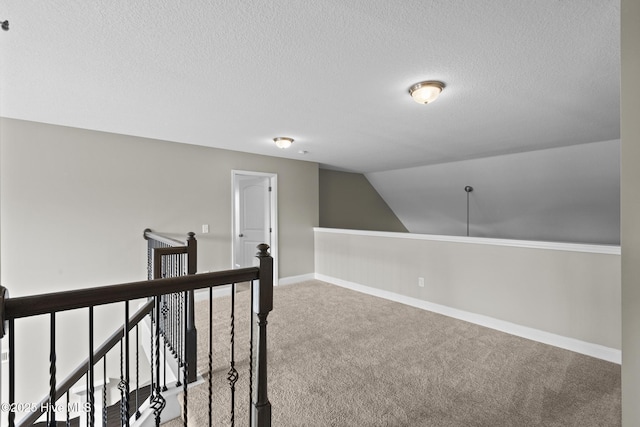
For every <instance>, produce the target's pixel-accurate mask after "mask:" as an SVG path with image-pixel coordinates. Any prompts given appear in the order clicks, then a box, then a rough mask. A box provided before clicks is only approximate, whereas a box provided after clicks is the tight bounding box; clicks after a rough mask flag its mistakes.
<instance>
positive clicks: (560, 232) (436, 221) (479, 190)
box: [366, 140, 620, 244]
mask: <svg viewBox="0 0 640 427" xmlns="http://www.w3.org/2000/svg"><path fill="white" fill-rule="evenodd" d="M366 176H367V178H368V179H369V181H370V182H371V183H372V184H373V186H374V187H375V188H376V190H378V192H379V193H380V195H381V196H382V197H383V198H384V199H385V201H386V202H387V203H388V204H389V206H390V207H391V209H393V211H394V212H395V213H396V215H397V216H398V218H400V220H401V221H402V223H403V224H404V225H405V226H406V227H407V229H408V230H409V231H410V232H412V233H426V234H444V235H458V236H463V235H466V221H467V207H466V193H465V191H464V187H465V186H467V185H470V186H472V187H473V188H474V191H473V192H472V193H471V194H470V197H469V201H470V203H469V204H470V215H469V218H470V219H469V222H470V236H476V237H493V238H507V239H524V240H546V241H564V242H578V243H598V244H619V241H620V240H619V239H620V142H619V141H617V140H615V141H605V142H597V143H590V144H581V145H574V146H570V147H563V148H555V149H549V150H540V151H532V152H527V153H518V154H510V155H504V156H496V157H489V158H482V159H475V160H466V161H460V162H453V163H446V164H439V165H432V166H423V167H415V168H409V169H401V170H392V171H386V172H375V173H369V174H367V175H366Z"/></svg>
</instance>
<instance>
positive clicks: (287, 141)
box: [273, 136, 293, 148]
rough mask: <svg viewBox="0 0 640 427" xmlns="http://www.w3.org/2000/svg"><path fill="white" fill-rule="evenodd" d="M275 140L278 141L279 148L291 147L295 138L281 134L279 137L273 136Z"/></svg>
mask: <svg viewBox="0 0 640 427" xmlns="http://www.w3.org/2000/svg"><path fill="white" fill-rule="evenodd" d="M273 142H275V143H276V145H277V146H278V148H289V147H291V144H293V138H286V137H283V136H279V137H277V138H273Z"/></svg>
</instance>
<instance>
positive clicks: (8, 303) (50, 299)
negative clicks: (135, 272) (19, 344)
mask: <svg viewBox="0 0 640 427" xmlns="http://www.w3.org/2000/svg"><path fill="white" fill-rule="evenodd" d="M259 272H260V270H259V269H258V267H247V268H239V269H236V270H224V271H215V272H212V273H200V274H193V275H190V276H181V277H169V278H166V279H157V280H154V282H153V286H149V281H148V280H144V281H141V282H131V283H122V284H118V285H109V286H100V287H95V288H88V289H77V290H72V291H63V292H52V293H48V294H40V295H34V296H25V297H17V298H6V299H5V300H4V302H5V304H4V312H3V313H2V307H0V318H3V319H5V320H10V319H19V318H21V317H29V316H36V315H39V314H47V313H54V312H59V311H67V310H74V309H78V308H86V307H91V306H97V305H104V304H111V303H114V302H122V301H130V300H135V299H140V298H147V297H152V296H157V295H165V294H170V293H174V292H183V291H190V290H196V289H202V288H208V287H210V286H211V287H216V286H223V285H228V284H229V283H238V282H248V281H251V280H256V279H258V278H259ZM0 338H1V337H0Z"/></svg>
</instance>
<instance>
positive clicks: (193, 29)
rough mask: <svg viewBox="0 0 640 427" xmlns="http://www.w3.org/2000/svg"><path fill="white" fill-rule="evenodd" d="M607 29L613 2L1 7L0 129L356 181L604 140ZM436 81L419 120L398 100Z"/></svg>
mask: <svg viewBox="0 0 640 427" xmlns="http://www.w3.org/2000/svg"><path fill="white" fill-rule="evenodd" d="M619 13H620V11H619V1H612V0H602V1H600V0H599V1H584V0H536V1H527V2H511V1H504V0H487V1H481V2H479V1H478V2H476V1H462V0H459V1H458V0H456V1H452V0H428V1H426V0H401V1H390V0H387V1H384V0H357V1H349V2H345V1H342V0H321V1H315V2H312V1H295V0H290V1H286V0H272V1H244V2H239V1H236V0H229V1H224V0H199V1H196V0H188V1H187V0H162V1H161V0H145V1H141V0H130V1H125V0H119V1H107V0H102V1H95V0H48V1H40V0H38V1H36V0H4V1H2V2H0V18H1V19H3V20H4V19H8V20H9V21H10V24H11V29H10V31H8V32H4V31H2V32H0V115H1V116H3V117H10V118H17V119H24V120H32V121H39V122H45V123H53V124H59V125H65V126H73V127H79V128H86V129H93V130H101V131H108V132H115V133H121V134H128V135H136V136H144V137H150V138H157V139H163V140H169V141H176V142H184V143H190V144H198V145H205V146H212V147H220V148H226V149H232V150H240V151H247V152H253V153H259V154H266V155H274V156H281V157H288V158H295V159H303V160H309V161H314V162H319V163H321V164H322V165H323V166H325V167H329V168H334V169H342V170H349V171H358V172H374V171H383V170H390V169H398V168H404V167H410V166H417V165H426V164H435V163H442V162H448V161H453V160H461V159H469V158H477V157H483V156H489V155H495V154H502V153H512V152H520V151H528V150H536V149H542V148H549V147H556V146H566V145H572V144H580V143H587V142H594V141H605V140H612V139H617V138H619V116H620V112H619V74H620V65H619V64H620V53H619ZM432 79H437V80H442V81H444V82H445V83H446V85H447V88H446V89H445V91H444V92H443V94H442V95H441V97H440V99H438V100H437V101H436V102H435V103H433V104H430V105H426V106H421V105H418V104H416V103H414V102H413V101H412V100H411V98H410V97H409V95H408V94H407V88H408V87H409V86H411V85H412V84H413V83H415V82H418V81H421V80H432ZM275 136H290V137H293V138H295V140H296V142H295V144H294V145H293V146H292V147H291V148H289V149H288V150H280V149H278V148H276V147H275V145H274V144H273V143H272V142H271V138H273V137H275ZM300 150H304V151H307V154H300V153H299V151H300Z"/></svg>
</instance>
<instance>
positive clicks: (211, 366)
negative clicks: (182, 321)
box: [209, 287, 213, 427]
mask: <svg viewBox="0 0 640 427" xmlns="http://www.w3.org/2000/svg"><path fill="white" fill-rule="evenodd" d="M212 425H213V288H212V287H209V427H211V426H212Z"/></svg>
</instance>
